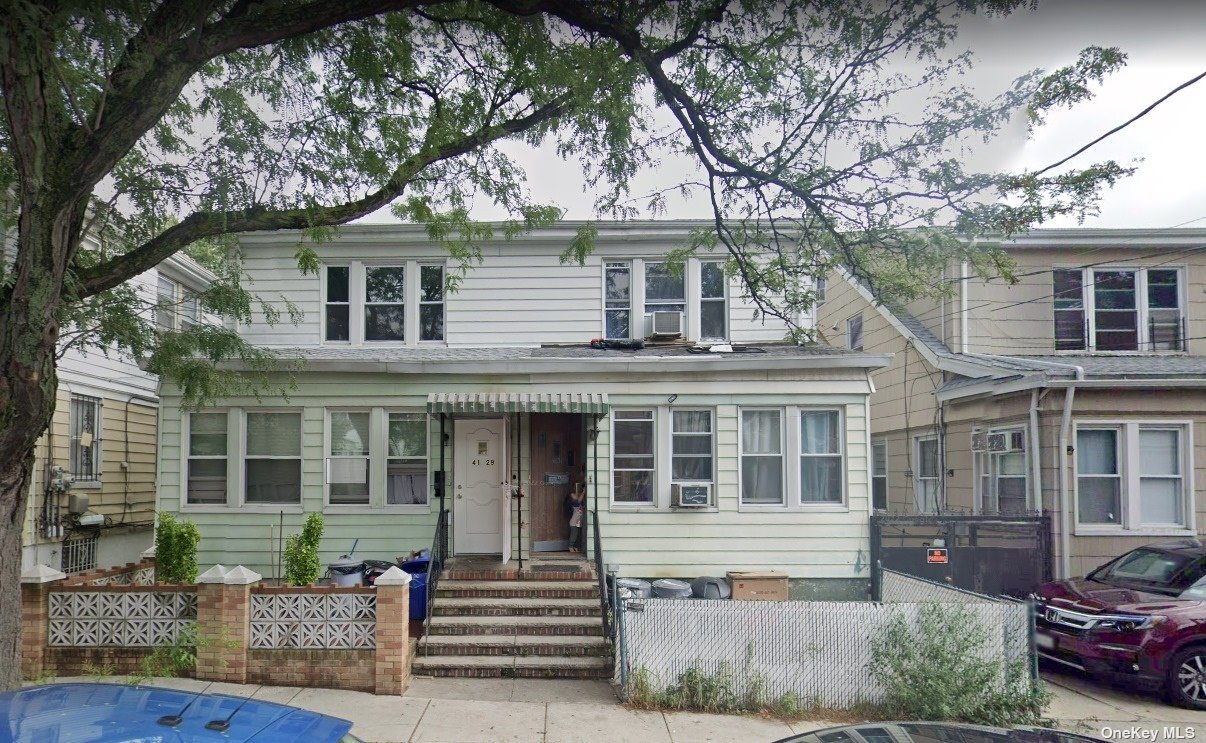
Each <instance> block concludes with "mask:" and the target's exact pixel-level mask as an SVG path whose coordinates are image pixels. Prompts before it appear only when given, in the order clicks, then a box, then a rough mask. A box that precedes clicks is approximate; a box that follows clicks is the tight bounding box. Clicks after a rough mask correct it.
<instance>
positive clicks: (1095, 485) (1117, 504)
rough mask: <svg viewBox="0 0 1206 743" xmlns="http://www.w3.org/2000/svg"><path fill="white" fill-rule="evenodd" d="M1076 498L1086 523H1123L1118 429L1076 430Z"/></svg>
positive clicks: (1082, 521)
mask: <svg viewBox="0 0 1206 743" xmlns="http://www.w3.org/2000/svg"><path fill="white" fill-rule="evenodd" d="M1076 466H1077V470H1078V475H1079V476H1078V477H1077V483H1076V500H1077V510H1078V516H1079V518H1080V521H1081V523H1084V524H1120V523H1122V492H1121V487H1122V484H1121V482H1120V481H1119V478H1118V431H1115V430H1082V431H1077V433H1076Z"/></svg>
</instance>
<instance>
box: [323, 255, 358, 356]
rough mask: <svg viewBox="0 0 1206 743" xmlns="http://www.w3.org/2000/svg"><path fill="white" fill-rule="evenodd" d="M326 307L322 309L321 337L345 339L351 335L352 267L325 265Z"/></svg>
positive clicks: (331, 339) (335, 339)
mask: <svg viewBox="0 0 1206 743" xmlns="http://www.w3.org/2000/svg"><path fill="white" fill-rule="evenodd" d="M326 272H327V275H326V294H327V296H326V307H325V308H324V310H323V338H324V339H326V340H328V341H347V340H351V337H352V294H351V283H352V278H351V277H352V268H351V266H327V267H326Z"/></svg>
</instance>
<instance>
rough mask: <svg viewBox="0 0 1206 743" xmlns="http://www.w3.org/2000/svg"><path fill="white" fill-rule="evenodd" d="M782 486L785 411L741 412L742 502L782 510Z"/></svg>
mask: <svg viewBox="0 0 1206 743" xmlns="http://www.w3.org/2000/svg"><path fill="white" fill-rule="evenodd" d="M786 498H787V492H786V489H785V488H784V482H783V411H782V410H778V409H775V410H759V409H755V408H747V409H743V410H742V411H741V502H742V503H743V504H748V505H774V506H781V505H783V504H784V503H786Z"/></svg>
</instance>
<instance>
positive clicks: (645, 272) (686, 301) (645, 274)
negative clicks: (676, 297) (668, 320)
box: [641, 258, 691, 327]
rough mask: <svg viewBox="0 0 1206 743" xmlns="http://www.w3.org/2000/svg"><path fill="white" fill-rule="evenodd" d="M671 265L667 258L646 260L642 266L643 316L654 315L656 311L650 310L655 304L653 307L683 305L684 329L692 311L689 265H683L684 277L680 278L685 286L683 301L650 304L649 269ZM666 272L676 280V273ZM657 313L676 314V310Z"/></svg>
mask: <svg viewBox="0 0 1206 743" xmlns="http://www.w3.org/2000/svg"><path fill="white" fill-rule="evenodd" d="M670 264H671V261H668V260H666V259H665V258H659V259H656V260H652V259H650V260H645V261H643V262H642V265H641V289H642V291H641V295H642V297H641V298H642V303H641V315H642V317H644V316H646V315H652V314H653V312H654V311H651V310H649V306H650V304H653V305H678V304H681V305H682V306H683V309H682V313H683V327H686V324H687V318H688V317H690V310H691V297H690V295H691V291H690V289H691V282H690V281H688V278H689V277H688V273H689V272H688V270H687V269H688V265H687V263H684V264H683V267H682V275H681V276H680V277H678V278H680V279H681V280H682V286H683V298H682V300H681V301H669V302H667V301H654V302H650V301H649V267H650V266H669V265H670ZM666 270H667V274H666V275H667V276H669V277H670V278H674V272H673V271H670V270H669V269H666ZM655 311H656V312H674V310H655Z"/></svg>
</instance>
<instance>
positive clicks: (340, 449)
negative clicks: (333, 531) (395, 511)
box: [327, 410, 372, 505]
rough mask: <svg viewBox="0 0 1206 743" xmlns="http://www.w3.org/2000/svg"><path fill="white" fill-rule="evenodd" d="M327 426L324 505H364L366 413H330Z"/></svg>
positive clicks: (367, 441) (368, 427)
mask: <svg viewBox="0 0 1206 743" xmlns="http://www.w3.org/2000/svg"><path fill="white" fill-rule="evenodd" d="M328 422H329V423H328V426H327V435H328V441H327V502H328V503H330V504H331V505H367V504H368V502H369V451H370V446H371V443H372V442H371V439H372V433H371V431H372V426H371V422H370V420H369V412H368V411H367V410H363V411H345V410H332V411H329V413H328Z"/></svg>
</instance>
